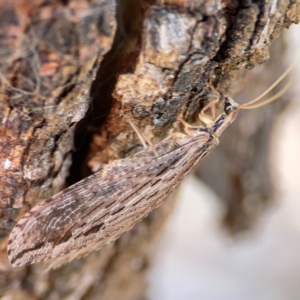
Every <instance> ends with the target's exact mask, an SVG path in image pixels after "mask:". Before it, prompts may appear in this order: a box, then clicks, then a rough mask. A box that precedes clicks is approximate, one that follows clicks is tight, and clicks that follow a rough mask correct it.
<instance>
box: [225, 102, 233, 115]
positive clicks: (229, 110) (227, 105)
mask: <svg viewBox="0 0 300 300" xmlns="http://www.w3.org/2000/svg"><path fill="white" fill-rule="evenodd" d="M224 111H225V114H226V115H230V114H231V113H232V112H233V111H234V107H233V106H232V105H231V104H230V103H228V102H226V103H225V107H224Z"/></svg>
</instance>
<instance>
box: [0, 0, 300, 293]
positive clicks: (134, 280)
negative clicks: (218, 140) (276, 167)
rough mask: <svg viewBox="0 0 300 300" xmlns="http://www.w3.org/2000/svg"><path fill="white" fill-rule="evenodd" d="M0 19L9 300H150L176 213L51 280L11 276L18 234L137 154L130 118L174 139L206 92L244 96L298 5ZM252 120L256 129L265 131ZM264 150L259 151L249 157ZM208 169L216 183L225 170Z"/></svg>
mask: <svg viewBox="0 0 300 300" xmlns="http://www.w3.org/2000/svg"><path fill="white" fill-rule="evenodd" d="M0 6H1V7H0V31H1V44H0V47H1V52H0V53H1V56H0V67H1V73H0V75H1V77H0V80H1V96H0V97H1V98H0V105H1V110H0V117H1V119H0V120H1V136H0V155H1V162H0V176H1V177H0V179H1V181H0V208H1V214H0V218H1V223H0V233H1V238H2V240H1V256H0V261H1V264H0V266H1V274H0V289H1V295H6V296H7V297H8V298H7V299H71V298H72V299H142V298H143V297H144V295H145V287H146V285H145V282H144V274H145V271H146V269H147V265H148V261H149V255H150V253H151V246H152V245H153V243H154V241H155V237H156V236H157V235H158V232H159V229H160V228H161V227H162V225H163V223H164V222H165V220H166V218H167V215H168V214H169V212H170V210H171V207H172V205H173V202H172V201H171V200H168V201H166V203H165V205H163V206H162V207H161V208H160V209H158V210H157V211H155V212H153V214H151V215H150V216H149V217H148V218H147V219H146V220H144V221H142V222H141V223H140V224H138V225H137V226H136V227H135V228H134V229H133V230H132V231H130V232H129V233H126V234H125V235H124V236H123V237H122V238H121V239H120V240H119V241H117V242H116V243H115V244H114V245H110V246H108V247H106V248H105V249H103V250H102V251H100V252H98V253H93V254H92V255H90V256H88V257H86V258H84V259H82V260H77V261H74V262H73V263H70V264H68V265H66V266H64V267H61V268H59V269H57V270H55V271H50V272H44V267H43V266H42V265H36V266H30V267H26V268H21V269H11V268H10V265H9V263H8V260H7V254H6V244H7V237H8V235H9V232H10V231H11V229H12V227H13V226H14V224H15V222H16V221H17V220H18V219H19V218H20V217H21V216H22V215H23V214H24V213H25V212H26V211H28V210H29V209H30V208H31V207H33V206H34V205H35V204H36V203H38V202H39V201H42V200H44V199H46V198H48V197H49V196H50V195H52V194H55V193H56V192H57V191H59V190H61V189H62V188H63V187H64V186H65V184H66V182H68V184H70V183H73V182H75V181H77V180H79V179H80V178H82V177H83V176H86V175H89V174H90V173H91V172H94V171H96V170H97V169H98V168H99V166H100V164H102V163H106V162H108V161H109V160H112V159H116V158H121V157H125V156H127V155H130V154H131V153H133V152H135V151H138V150H139V149H140V148H139V145H140V142H139V141H138V139H137V137H136V135H135V134H134V132H133V131H132V129H131V128H130V127H129V125H128V123H127V122H126V117H128V116H129V117H131V118H133V120H134V122H135V124H136V125H137V126H138V128H140V130H141V131H142V132H144V133H145V135H147V137H148V138H150V139H151V140H152V142H153V143H155V142H156V141H158V140H161V139H162V138H163V137H165V136H167V135H168V134H170V132H171V131H172V129H173V124H174V122H175V121H176V118H177V117H178V116H179V115H180V114H182V115H183V117H184V118H185V119H186V120H188V121H193V119H195V114H196V113H197V112H199V109H200V108H201V107H203V105H205V104H206V103H207V101H209V99H210V98H211V96H212V92H211V90H210V89H209V85H208V82H209V81H211V82H212V83H213V85H214V86H216V87H217V89H218V90H219V91H220V92H228V91H229V90H231V91H236V90H237V89H238V88H239V80H237V78H242V77H243V76H241V74H244V73H245V68H246V69H247V68H248V69H251V68H253V67H254V66H256V65H258V64H262V63H264V62H266V61H267V60H268V57H269V54H268V53H269V52H268V48H269V45H270V42H271V40H273V39H274V38H276V37H278V36H279V35H280V33H281V32H282V30H283V28H285V27H288V26H290V24H291V23H297V22H298V21H299V16H300V8H299V2H294V1H279V2H276V1H275V2H274V4H272V3H268V2H267V1H257V2H256V3H252V2H251V1H245V2H242V4H241V3H240V1H236V2H235V1H228V2H221V1H217V0H211V1H183V0H181V1H180V0H176V1H175V0H173V1H157V2H156V3H155V1H137V0H136V1H135V0H132V1H119V2H117V3H116V2H114V1H112V0H95V1H84V0H80V1H78V0H77V1H75V0H74V1H51V2H47V1H45V2H43V1H34V2H30V4H29V2H26V1H24V2H22V1H2V2H1V3H0ZM243 70H244V71H243ZM231 95H232V92H231ZM273 112H274V111H273V110H269V108H266V113H269V114H273ZM253 116H254V115H253V114H252V115H251V117H249V118H253V119H249V120H248V121H247V122H250V123H251V124H254V123H255V122H257V120H256V119H254V117H253ZM79 121H80V122H79ZM241 122H244V119H243V121H241ZM76 125H77V126H76ZM259 126H263V124H262V122H260V123H259ZM237 127H239V126H237ZM75 128H76V133H75ZM255 131H256V130H255ZM244 132H245V130H244V131H241V133H240V136H241V135H243V134H244ZM74 133H75V136H74ZM233 134H234V133H233ZM249 136H250V133H249V131H248V133H247V138H249ZM265 136H266V133H264V134H262V135H261V137H262V138H264V137H265ZM74 138H75V142H74V143H73V140H74ZM229 139H230V138H229V137H228V145H233V143H231V142H230V140H229ZM258 139H259V137H258V138H254V139H253V140H252V139H250V138H249V140H248V145H249V147H250V146H252V147H254V148H255V146H253V144H254V143H256V141H257V140H258ZM223 140H224V139H223ZM264 142H265V141H264ZM223 144H224V146H225V145H226V144H227V143H223ZM234 148H235V147H234ZM72 150H75V153H74V155H73V158H72V157H71V153H72ZM226 151H232V146H231V147H229V148H228V149H227V150H226ZM224 153H225V154H224ZM226 153H227V152H223V157H222V162H223V161H224V160H225V161H226V160H227V154H226ZM244 153H245V151H244V150H243V149H241V150H240V152H236V154H235V156H234V158H235V160H239V159H240V157H241V159H242V161H245V160H246V159H248V157H249V155H245V154H244ZM253 153H254V152H251V155H253V156H256V155H255V154H253ZM216 156H217V154H215V155H214V156H213V158H212V160H216V159H218V158H216ZM228 157H232V156H231V154H230V155H228ZM219 159H221V158H219ZM230 159H231V158H230ZM72 162H73V165H72V167H71V168H70V165H71V163H72ZM206 163H207V164H208V165H207V166H206V167H205V172H204V173H206V174H207V177H209V176H208V175H209V174H214V170H215V169H216V167H214V168H212V167H210V163H209V161H208V160H207V161H206ZM210 168H211V169H213V170H212V171H211V172H208V171H207V170H210ZM242 169H243V167H241V168H240V169H239V171H236V172H234V173H233V174H231V175H230V176H231V177H230V178H231V179H230V180H231V182H230V184H228V183H227V182H224V181H223V182H224V184H223V186H226V188H227V185H229V186H230V189H229V191H228V192H226V195H230V193H232V194H237V195H238V196H239V195H240V194H241V193H242V192H243V193H245V194H246V193H248V190H245V188H244V184H245V183H246V181H245V182H244V181H243V182H242V179H240V176H239V173H240V170H242ZM69 170H70V176H69V178H68V180H67V181H66V177H67V175H68V172H69ZM202 170H203V169H202ZM217 172H218V169H217ZM219 173H220V172H218V175H219ZM211 176H215V175H211ZM214 178H215V177H214ZM224 178H225V177H224ZM241 186H242V188H241ZM267 186H268V185H267ZM236 187H238V189H237V190H238V192H236V190H234V189H233V188H236ZM255 188H257V189H260V186H258V187H255ZM266 190H267V192H265V191H264V190H262V192H261V194H262V195H263V196H262V198H265V197H267V196H265V195H266V194H269V190H268V187H267V188H266ZM241 191H242V192H241ZM220 193H223V191H222V190H220ZM259 193H260V192H259ZM235 197H236V196H235ZM226 198H228V199H229V198H230V197H229V196H226ZM230 199H231V198H230ZM232 211H233V213H232V215H233V216H236V211H234V210H231V212H232ZM238 213H239V211H238ZM233 219H234V218H233ZM233 223H234V222H233ZM234 224H239V223H238V222H235V223H234Z"/></svg>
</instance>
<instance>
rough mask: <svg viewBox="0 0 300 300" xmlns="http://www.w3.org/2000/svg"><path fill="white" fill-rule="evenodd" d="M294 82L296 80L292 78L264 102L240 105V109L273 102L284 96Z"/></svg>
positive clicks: (253, 107)
mask: <svg viewBox="0 0 300 300" xmlns="http://www.w3.org/2000/svg"><path fill="white" fill-rule="evenodd" d="M293 83H294V80H290V81H289V82H288V83H287V84H286V85H285V86H284V87H283V88H282V89H281V90H280V91H279V92H278V93H276V94H275V95H274V96H272V97H270V98H268V99H266V100H264V101H263V102H260V103H257V104H254V105H247V106H242V105H240V106H239V108H240V109H255V108H258V107H262V106H264V105H266V104H268V103H271V102H273V101H275V100H276V99H278V98H279V97H280V96H282V95H283V94H284V93H285V92H286V91H288V90H289V88H290V87H291V86H292V84H293Z"/></svg>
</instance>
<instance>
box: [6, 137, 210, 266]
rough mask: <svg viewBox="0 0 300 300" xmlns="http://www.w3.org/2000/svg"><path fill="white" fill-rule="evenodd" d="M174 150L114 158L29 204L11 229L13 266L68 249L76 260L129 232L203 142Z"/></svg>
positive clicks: (198, 153)
mask: <svg viewBox="0 0 300 300" xmlns="http://www.w3.org/2000/svg"><path fill="white" fill-rule="evenodd" d="M168 143H169V144H170V143H173V144H174V141H169V142H168V141H166V142H165V144H164V147H165V148H168ZM173 146H174V145H173ZM160 147H161V145H160ZM169 148H170V147H169ZM171 148H172V147H171ZM173 148H174V147H173ZM175 148H176V149H173V150H172V151H170V152H168V153H166V154H164V155H161V156H159V157H153V153H154V152H153V151H147V150H145V151H144V152H141V153H140V154H138V155H137V156H133V157H131V158H127V159H123V160H118V161H114V163H113V164H112V165H111V166H107V168H105V170H104V171H100V172H99V173H96V174H94V175H92V176H90V177H88V178H86V179H84V180H82V181H80V182H79V183H77V184H75V185H73V186H71V187H69V188H67V189H66V190H64V191H62V192H61V193H59V194H57V195H55V196H54V197H52V198H51V199H49V200H47V201H46V202H44V203H42V204H40V205H38V206H36V207H35V208H33V209H32V210H31V211H30V212H28V213H27V214H26V215H25V216H24V217H23V218H22V219H21V220H20V221H19V223H18V224H17V225H16V226H15V228H14V229H13V231H12V233H11V236H10V239H9V245H8V255H9V259H10V261H11V264H12V265H13V266H22V265H27V264H31V263H37V262H40V261H45V260H48V259H52V258H55V257H58V256H63V255H68V254H70V253H71V254H72V258H71V259H74V258H76V257H80V256H83V255H86V254H88V253H90V252H91V251H94V250H98V249H100V248H101V247H103V246H104V245H105V244H107V243H109V242H111V241H113V240H115V239H117V238H118V237H119V236H120V235H121V234H122V233H124V232H126V231H128V230H130V229H131V228H132V227H133V226H134V225H135V224H136V223H137V222H138V221H139V220H141V219H142V218H143V217H145V216H147V215H148V214H149V213H150V212H151V211H152V210H153V209H154V208H156V207H157V206H159V204H161V202H162V201H163V200H164V199H166V197H167V196H168V195H169V194H170V193H171V191H172V190H173V189H174V188H175V187H176V185H177V184H178V183H179V182H180V181H181V179H182V177H184V176H185V175H186V174H187V173H188V172H189V170H190V169H191V168H192V166H193V165H194V164H195V163H196V162H197V161H198V160H199V159H200V158H201V157H203V155H205V154H206V151H207V145H206V144H205V143H203V144H202V143H199V141H195V140H192V141H190V142H188V143H186V144H185V145H180V146H177V147H175ZM160 149H162V148H160ZM62 261H64V263H65V262H67V261H65V260H64V259H62Z"/></svg>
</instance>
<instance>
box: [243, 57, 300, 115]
mask: <svg viewBox="0 0 300 300" xmlns="http://www.w3.org/2000/svg"><path fill="white" fill-rule="evenodd" d="M299 59H300V56H298V58H297V59H296V60H295V61H294V62H293V63H292V64H291V65H290V66H289V67H288V68H287V69H286V71H285V72H284V73H283V74H282V75H281V76H280V77H279V78H278V79H277V80H276V81H275V82H274V83H273V84H272V85H271V86H270V87H269V88H268V89H266V90H265V91H264V92H263V93H262V94H260V95H259V96H258V97H256V98H255V99H253V100H250V101H248V102H247V103H244V104H242V105H240V108H242V109H245V107H249V105H250V104H253V103H255V102H257V101H258V100H260V99H261V98H262V97H263V96H265V95H266V94H267V93H269V92H270V91H271V90H272V89H273V88H274V87H275V86H276V85H277V84H278V83H279V82H281V81H282V80H283V79H284V78H285V77H286V76H287V75H288V74H289V73H290V72H291V71H292V69H293V68H294V67H295V65H296V64H297V62H298V60H299ZM278 97H279V96H278ZM274 100H275V99H274ZM272 101H273V100H272ZM268 103H269V102H268Z"/></svg>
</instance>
